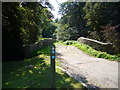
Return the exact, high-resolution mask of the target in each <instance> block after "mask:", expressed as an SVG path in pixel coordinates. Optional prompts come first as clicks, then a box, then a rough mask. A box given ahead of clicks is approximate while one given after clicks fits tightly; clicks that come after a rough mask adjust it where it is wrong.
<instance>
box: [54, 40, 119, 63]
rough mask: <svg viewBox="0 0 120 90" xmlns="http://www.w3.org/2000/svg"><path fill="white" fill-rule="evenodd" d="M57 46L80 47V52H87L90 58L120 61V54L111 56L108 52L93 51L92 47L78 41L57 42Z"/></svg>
mask: <svg viewBox="0 0 120 90" xmlns="http://www.w3.org/2000/svg"><path fill="white" fill-rule="evenodd" d="M55 44H62V45H68V46H75V47H78V48H79V49H80V50H82V51H83V52H85V53H86V54H89V55H90V56H94V57H97V58H104V59H108V60H114V61H119V60H120V54H117V55H110V54H108V53H107V52H101V51H97V50H95V49H93V48H92V47H90V46H88V45H85V44H82V43H79V42H78V41H70V40H69V41H65V42H63V41H59V42H56V43H55Z"/></svg>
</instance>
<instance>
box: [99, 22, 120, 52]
mask: <svg viewBox="0 0 120 90" xmlns="http://www.w3.org/2000/svg"><path fill="white" fill-rule="evenodd" d="M101 28H102V29H104V30H103V31H102V32H103V35H104V36H105V39H106V40H107V41H108V42H111V43H112V44H113V47H114V48H115V54H116V53H120V31H119V30H120V24H119V25H116V26H112V25H111V24H108V25H107V26H101Z"/></svg>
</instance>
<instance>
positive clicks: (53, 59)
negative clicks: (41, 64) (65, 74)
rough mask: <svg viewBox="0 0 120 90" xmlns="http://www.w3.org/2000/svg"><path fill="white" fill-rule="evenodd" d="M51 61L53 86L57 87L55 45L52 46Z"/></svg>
mask: <svg viewBox="0 0 120 90" xmlns="http://www.w3.org/2000/svg"><path fill="white" fill-rule="evenodd" d="M50 52H51V53H50V54H51V55H50V59H51V61H50V63H51V88H55V46H51V47H50Z"/></svg>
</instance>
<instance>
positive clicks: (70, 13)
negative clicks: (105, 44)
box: [59, 2, 86, 39]
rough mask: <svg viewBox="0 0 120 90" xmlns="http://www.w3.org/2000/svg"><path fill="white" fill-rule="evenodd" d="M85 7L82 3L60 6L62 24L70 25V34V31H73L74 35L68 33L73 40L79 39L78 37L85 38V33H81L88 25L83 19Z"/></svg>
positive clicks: (69, 3) (68, 3)
mask: <svg viewBox="0 0 120 90" xmlns="http://www.w3.org/2000/svg"><path fill="white" fill-rule="evenodd" d="M83 7H84V3H80V2H65V3H62V4H61V5H60V11H59V13H60V14H61V15H63V16H62V18H61V20H60V23H61V24H62V25H64V24H67V25H68V27H69V29H67V30H68V32H69V31H70V30H73V33H68V34H71V35H70V37H71V39H77V38H78V37H80V36H83V33H82V32H81V31H82V30H83V29H84V28H85V27H84V26H85V23H86V22H85V20H84V18H83V16H84V13H83ZM63 33H64V32H63ZM72 35H73V36H72ZM84 35H85V34H84Z"/></svg>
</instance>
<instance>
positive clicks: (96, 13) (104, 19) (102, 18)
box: [83, 2, 120, 41]
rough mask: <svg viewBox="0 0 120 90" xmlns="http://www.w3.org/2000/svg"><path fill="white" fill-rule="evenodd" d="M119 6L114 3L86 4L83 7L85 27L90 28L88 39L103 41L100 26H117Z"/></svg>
mask: <svg viewBox="0 0 120 90" xmlns="http://www.w3.org/2000/svg"><path fill="white" fill-rule="evenodd" d="M119 7H120V4H119V3H117V2H115V3H113V2H112V3H111V2H87V3H86V4H85V7H84V9H83V10H84V12H85V16H84V17H85V19H86V22H87V24H86V26H89V27H90V28H91V31H90V32H89V33H90V35H89V37H90V38H93V39H97V40H99V41H104V39H103V37H104V36H103V34H102V33H101V28H100V26H104V25H106V24H108V23H110V22H112V23H113V24H114V25H117V24H119V23H120V22H119V21H118V20H119V18H120V17H119V15H120V12H119Z"/></svg>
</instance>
